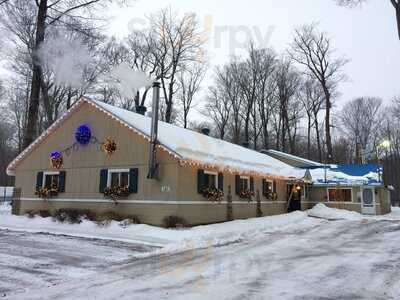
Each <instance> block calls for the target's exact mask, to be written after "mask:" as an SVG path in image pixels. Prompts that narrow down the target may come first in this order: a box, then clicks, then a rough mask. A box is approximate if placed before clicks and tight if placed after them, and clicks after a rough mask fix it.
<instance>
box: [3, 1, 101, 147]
mask: <svg viewBox="0 0 400 300" xmlns="http://www.w3.org/2000/svg"><path fill="white" fill-rule="evenodd" d="M106 2H107V0H70V1H59V0H38V1H35V3H36V6H35V10H36V12H35V13H36V17H35V18H36V22H35V23H34V35H33V36H32V38H31V41H30V43H31V52H30V54H31V60H32V64H31V74H32V77H31V85H30V86H31V90H30V98H29V108H28V116H27V124H26V128H25V133H24V143H23V147H27V146H28V145H29V144H30V143H32V141H33V140H34V138H35V136H36V134H37V127H38V126H37V125H38V113H39V99H40V93H41V88H42V86H41V85H42V80H43V70H42V66H41V64H40V60H39V59H38V56H37V55H38V52H39V50H40V47H41V45H42V43H43V42H44V41H45V38H46V31H47V29H48V28H50V27H51V26H54V25H57V26H59V25H61V26H67V27H70V28H74V29H77V30H81V28H80V27H79V26H78V25H79V24H82V22H86V24H87V23H88V20H90V18H91V17H92V16H93V15H92V14H93V9H94V8H96V6H97V7H98V6H99V5H104V4H105V3H106ZM1 4H2V13H5V14H7V11H8V10H12V9H13V7H15V6H16V5H24V4H26V1H22V0H10V1H7V2H4V1H3V2H2V3H1ZM82 17H84V18H82ZM82 20H86V21H82Z"/></svg>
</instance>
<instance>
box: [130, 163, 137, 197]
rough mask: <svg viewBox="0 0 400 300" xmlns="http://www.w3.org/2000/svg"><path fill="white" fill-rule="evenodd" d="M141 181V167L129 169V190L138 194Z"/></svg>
mask: <svg viewBox="0 0 400 300" xmlns="http://www.w3.org/2000/svg"><path fill="white" fill-rule="evenodd" d="M138 183H139V169H137V168H134V169H129V192H130V193H132V194H137V192H138Z"/></svg>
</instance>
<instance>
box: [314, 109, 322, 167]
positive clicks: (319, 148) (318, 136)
mask: <svg viewBox="0 0 400 300" xmlns="http://www.w3.org/2000/svg"><path fill="white" fill-rule="evenodd" d="M314 117H315V134H316V136H317V147H318V162H320V163H322V150H321V138H320V135H319V123H318V116H317V115H315V116H314Z"/></svg>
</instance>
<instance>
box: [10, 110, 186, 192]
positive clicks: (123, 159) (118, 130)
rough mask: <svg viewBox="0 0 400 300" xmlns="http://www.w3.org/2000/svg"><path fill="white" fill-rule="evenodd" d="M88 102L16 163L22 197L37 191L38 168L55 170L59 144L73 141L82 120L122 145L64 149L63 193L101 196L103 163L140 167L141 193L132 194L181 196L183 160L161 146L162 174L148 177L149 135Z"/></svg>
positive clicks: (62, 146)
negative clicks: (178, 193)
mask: <svg viewBox="0 0 400 300" xmlns="http://www.w3.org/2000/svg"><path fill="white" fill-rule="evenodd" d="M95 110H96V109H95V108H93V107H91V106H89V105H88V104H84V107H82V108H81V109H80V110H79V111H78V112H76V113H75V114H73V115H72V116H71V117H70V118H69V119H68V120H66V122H65V123H64V124H63V125H62V127H61V128H59V129H58V130H56V131H55V132H54V133H53V134H52V135H51V136H50V137H49V138H48V139H46V140H45V141H44V142H43V143H42V144H41V145H40V146H39V147H38V148H36V150H35V151H33V152H32V153H31V154H30V155H29V156H27V157H26V159H25V160H23V161H22V162H21V163H20V164H19V165H18V166H17V169H16V187H20V188H21V189H22V194H21V197H25V198H26V197H28V198H30V197H35V195H34V193H35V185H36V173H37V172H38V171H51V168H50V161H49V154H50V153H51V152H52V151H54V150H62V149H65V148H67V147H69V146H71V145H72V144H73V143H74V142H75V140H74V131H75V128H76V127H78V126H79V125H80V124H82V123H87V124H90V126H91V128H92V132H93V135H94V136H95V137H96V138H97V139H98V140H99V141H104V140H105V139H106V138H107V137H112V138H114V139H115V140H116V142H117V145H118V150H117V151H116V152H115V153H114V154H113V155H111V156H108V155H106V154H105V153H104V152H102V151H100V150H99V146H98V145H92V144H90V145H87V146H84V147H79V149H78V150H77V151H74V150H72V151H71V153H70V155H69V156H66V155H65V154H64V166H63V170H65V171H66V173H67V178H66V187H65V193H63V194H60V195H59V197H61V198H72V199H76V198H80V199H98V198H102V197H103V196H102V194H101V193H100V192H99V181H100V170H101V169H121V168H122V169H124V168H133V167H135V168H138V169H139V188H138V191H139V193H138V194H134V195H131V196H130V197H129V199H141V200H143V199H157V200H159V199H166V200H175V199H176V188H175V186H176V181H177V172H178V169H177V168H178V164H177V162H176V161H175V160H174V159H173V158H172V157H171V156H170V155H168V154H167V153H166V152H164V151H159V154H158V159H159V162H160V175H161V178H162V179H161V180H160V181H155V180H147V179H146V175H147V161H148V151H149V148H148V143H147V142H146V141H145V139H144V138H142V137H141V136H139V135H137V134H133V133H132V132H131V131H130V130H129V129H128V128H126V127H124V126H122V125H121V124H119V123H118V122H116V121H112V120H110V119H109V118H108V117H106V115H105V114H103V113H101V112H99V111H97V110H96V111H95ZM162 186H169V187H171V189H170V191H168V192H161V187H162Z"/></svg>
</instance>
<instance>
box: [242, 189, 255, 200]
mask: <svg viewBox="0 0 400 300" xmlns="http://www.w3.org/2000/svg"><path fill="white" fill-rule="evenodd" d="M239 197H240V198H241V199H247V200H249V202H250V201H251V197H254V192H253V191H251V190H249V189H245V190H242V191H240V192H239Z"/></svg>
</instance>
